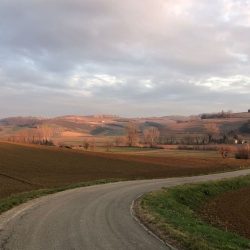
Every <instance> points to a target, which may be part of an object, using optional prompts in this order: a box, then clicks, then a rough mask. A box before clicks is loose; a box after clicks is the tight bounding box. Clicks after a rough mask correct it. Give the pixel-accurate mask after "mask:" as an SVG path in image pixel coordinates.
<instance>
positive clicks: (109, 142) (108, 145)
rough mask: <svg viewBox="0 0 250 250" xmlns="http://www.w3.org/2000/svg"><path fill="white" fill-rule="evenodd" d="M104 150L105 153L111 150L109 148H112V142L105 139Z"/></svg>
mask: <svg viewBox="0 0 250 250" xmlns="http://www.w3.org/2000/svg"><path fill="white" fill-rule="evenodd" d="M104 146H105V148H106V151H107V152H109V151H110V150H111V148H112V147H113V141H112V140H109V139H107V140H106V141H105V145H104Z"/></svg>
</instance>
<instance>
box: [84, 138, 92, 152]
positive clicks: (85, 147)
mask: <svg viewBox="0 0 250 250" xmlns="http://www.w3.org/2000/svg"><path fill="white" fill-rule="evenodd" d="M89 146H90V144H89V141H88V140H85V141H84V142H83V148H84V149H85V150H86V151H87V150H88V149H89Z"/></svg>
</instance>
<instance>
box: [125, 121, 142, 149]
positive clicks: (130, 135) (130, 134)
mask: <svg viewBox="0 0 250 250" xmlns="http://www.w3.org/2000/svg"><path fill="white" fill-rule="evenodd" d="M126 130H127V143H128V146H129V147H132V146H135V145H136V143H137V142H138V139H139V131H138V128H137V126H136V124H135V123H134V122H130V123H129V124H128V126H127V128H126Z"/></svg>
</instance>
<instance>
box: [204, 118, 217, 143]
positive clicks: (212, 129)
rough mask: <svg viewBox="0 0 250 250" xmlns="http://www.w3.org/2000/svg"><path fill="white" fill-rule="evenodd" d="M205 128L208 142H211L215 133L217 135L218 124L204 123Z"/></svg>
mask: <svg viewBox="0 0 250 250" xmlns="http://www.w3.org/2000/svg"><path fill="white" fill-rule="evenodd" d="M205 128H206V130H207V135H208V143H211V142H212V141H213V137H214V136H215V135H218V134H219V132H220V130H219V128H218V126H217V125H216V124H215V123H213V122H211V123H208V124H205Z"/></svg>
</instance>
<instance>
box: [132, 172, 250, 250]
mask: <svg viewBox="0 0 250 250" xmlns="http://www.w3.org/2000/svg"><path fill="white" fill-rule="evenodd" d="M247 186H250V176H246V177H239V178H235V179H231V180H223V181H213V182H208V183H204V184H188V185H184V186H178V187H174V188H169V189H167V188H164V189H162V190H160V191H157V192H152V193H149V194H146V195H145V196H143V197H142V199H140V200H139V201H138V202H137V205H136V207H135V211H136V214H137V216H138V217H139V218H140V219H141V220H142V222H143V223H144V224H146V225H147V226H148V227H149V228H150V229H151V230H152V231H154V232H155V233H156V234H157V235H158V236H159V237H160V238H162V239H163V240H164V241H168V242H169V243H172V244H173V245H176V246H177V247H178V248H180V249H192V250H198V249H199V250H200V249H211V250H213V249H214V250H215V249H218V250H219V249H223V250H226V249H231V250H232V249H235V250H237V249H250V240H249V239H246V238H243V237H241V236H239V235H237V234H235V233H232V232H228V231H224V230H223V229H220V228H216V227H215V226H212V225H210V224H209V223H207V222H205V221H203V220H202V219H201V217H200V216H199V213H198V211H199V209H200V208H201V207H202V205H203V204H204V203H205V202H207V201H208V200H209V199H212V198H214V197H216V196H218V195H220V194H222V193H225V192H227V191H232V190H238V189H240V188H243V187H247Z"/></svg>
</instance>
